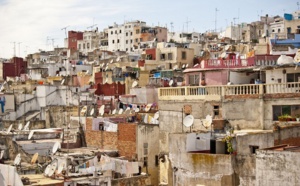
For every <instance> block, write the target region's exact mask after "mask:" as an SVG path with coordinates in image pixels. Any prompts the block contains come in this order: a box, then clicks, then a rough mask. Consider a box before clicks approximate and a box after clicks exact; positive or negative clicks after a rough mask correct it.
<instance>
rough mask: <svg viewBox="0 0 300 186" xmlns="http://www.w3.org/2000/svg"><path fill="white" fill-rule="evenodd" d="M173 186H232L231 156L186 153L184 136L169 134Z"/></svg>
mask: <svg viewBox="0 0 300 186" xmlns="http://www.w3.org/2000/svg"><path fill="white" fill-rule="evenodd" d="M169 144H170V146H169V150H170V153H169V159H170V161H171V164H172V169H173V185H197V184H200V185H201V184H202V185H214V186H215V185H220V186H221V185H224V186H225V185H226V186H227V185H234V170H233V156H231V155H224V154H202V153H187V152H186V134H170V136H169Z"/></svg>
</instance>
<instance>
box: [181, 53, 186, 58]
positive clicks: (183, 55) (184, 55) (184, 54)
mask: <svg viewBox="0 0 300 186" xmlns="http://www.w3.org/2000/svg"><path fill="white" fill-rule="evenodd" d="M181 58H182V59H186V52H185V51H182V52H181Z"/></svg>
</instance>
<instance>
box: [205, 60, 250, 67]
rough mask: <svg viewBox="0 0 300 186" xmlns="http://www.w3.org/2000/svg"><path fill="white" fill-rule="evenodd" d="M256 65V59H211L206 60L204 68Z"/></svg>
mask: <svg viewBox="0 0 300 186" xmlns="http://www.w3.org/2000/svg"><path fill="white" fill-rule="evenodd" d="M248 66H254V61H252V60H248V59H226V60H223V59H209V60H205V61H204V68H238V67H248Z"/></svg>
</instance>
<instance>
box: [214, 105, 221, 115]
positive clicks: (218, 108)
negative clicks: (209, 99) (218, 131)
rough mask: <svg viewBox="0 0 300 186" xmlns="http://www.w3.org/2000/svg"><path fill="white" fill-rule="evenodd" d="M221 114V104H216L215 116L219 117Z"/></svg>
mask: <svg viewBox="0 0 300 186" xmlns="http://www.w3.org/2000/svg"><path fill="white" fill-rule="evenodd" d="M219 115H220V106H219V105H214V116H215V117H218V116H219Z"/></svg>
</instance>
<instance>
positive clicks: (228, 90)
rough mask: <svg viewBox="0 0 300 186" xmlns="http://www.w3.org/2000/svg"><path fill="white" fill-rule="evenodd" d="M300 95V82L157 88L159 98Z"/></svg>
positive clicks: (207, 98)
mask: <svg viewBox="0 0 300 186" xmlns="http://www.w3.org/2000/svg"><path fill="white" fill-rule="evenodd" d="M295 93H298V94H299V95H300V82H293V83H274V84H242V85H223V86H184V87H164V88H159V89H158V99H159V100H199V99H200V100H201V99H203V100H215V101H219V100H221V99H222V98H224V97H232V96H236V97H238V96H243V95H249V97H253V98H262V97H264V96H266V95H272V94H293V95H294V94H295Z"/></svg>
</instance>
